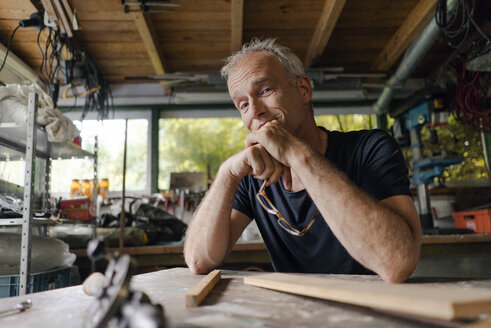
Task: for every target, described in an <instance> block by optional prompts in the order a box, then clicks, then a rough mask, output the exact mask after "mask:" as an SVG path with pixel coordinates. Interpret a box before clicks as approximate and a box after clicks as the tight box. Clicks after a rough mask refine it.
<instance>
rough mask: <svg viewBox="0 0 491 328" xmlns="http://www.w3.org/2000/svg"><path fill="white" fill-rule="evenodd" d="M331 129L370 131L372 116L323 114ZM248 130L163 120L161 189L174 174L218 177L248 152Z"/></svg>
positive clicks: (221, 123) (232, 122)
mask: <svg viewBox="0 0 491 328" xmlns="http://www.w3.org/2000/svg"><path fill="white" fill-rule="evenodd" d="M316 122H317V124H318V125H322V126H324V127H325V128H326V129H328V130H340V126H342V127H343V129H345V130H346V129H349V130H355V129H368V128H370V126H371V123H370V122H371V118H369V117H368V115H343V116H339V117H336V116H332V115H319V116H316ZM247 133H248V131H247V130H246V129H245V128H244V126H243V124H242V120H241V119H240V118H201V119H182V118H176V119H161V120H160V121H159V189H168V188H169V181H170V172H205V175H206V173H207V166H208V165H209V166H210V173H211V177H212V178H214V177H215V175H216V172H217V170H218V168H219V167H220V164H221V163H222V162H223V161H225V160H226V159H227V158H229V157H230V156H232V155H233V154H235V153H238V152H239V151H241V150H242V149H244V141H245V138H246V136H247Z"/></svg>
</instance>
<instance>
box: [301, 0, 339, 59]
mask: <svg viewBox="0 0 491 328" xmlns="http://www.w3.org/2000/svg"><path fill="white" fill-rule="evenodd" d="M345 3H346V0H325V2H324V8H323V9H322V13H321V16H320V19H319V21H318V22H317V27H316V28H315V32H314V35H313V36H312V39H311V40H310V45H309V48H308V49H307V55H306V56H305V59H304V62H303V64H304V66H305V68H309V67H310V66H311V65H313V64H314V63H315V62H316V61H317V60H318V59H319V57H320V55H322V53H323V52H324V49H325V48H326V45H327V43H328V42H329V38H330V37H331V34H332V31H333V30H334V27H335V26H336V22H337V21H338V18H339V16H340V15H341V11H342V10H343V7H344V5H345Z"/></svg>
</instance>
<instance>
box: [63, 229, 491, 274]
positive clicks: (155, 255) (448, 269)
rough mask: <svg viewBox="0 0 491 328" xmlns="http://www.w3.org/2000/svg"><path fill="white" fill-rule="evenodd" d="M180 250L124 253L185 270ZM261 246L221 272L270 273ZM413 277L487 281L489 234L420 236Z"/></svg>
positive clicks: (246, 246)
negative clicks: (232, 270) (417, 258)
mask: <svg viewBox="0 0 491 328" xmlns="http://www.w3.org/2000/svg"><path fill="white" fill-rule="evenodd" d="M70 251H71V252H72V253H75V254H76V255H77V257H78V259H77V262H76V264H77V265H78V266H79V267H80V268H81V269H82V270H83V268H90V262H89V261H88V259H87V255H86V252H85V250H84V249H78V250H70ZM182 251H183V246H182V244H180V245H158V246H140V247H126V248H125V249H124V252H125V253H126V254H129V255H131V256H133V257H134V258H136V259H137V261H138V265H139V267H140V268H142V270H141V271H143V272H148V271H152V270H153V269H162V268H171V267H177V266H185V265H186V264H185V262H184V257H183V255H182ZM270 263H271V260H270V258H269V255H268V252H267V251H266V247H265V245H264V243H263V242H250V243H238V244H236V245H235V246H234V248H233V250H232V253H231V254H230V256H229V257H228V259H227V261H226V262H225V265H224V268H227V269H237V270H246V269H249V268H253V267H259V268H262V269H265V270H267V269H270V270H271V269H272V268H271V264H270ZM415 276H419V277H422V276H425V277H428V276H430V277H452V278H490V279H491V234H467V235H441V236H423V239H422V248H421V258H420V263H419V265H418V267H417V268H416V271H415Z"/></svg>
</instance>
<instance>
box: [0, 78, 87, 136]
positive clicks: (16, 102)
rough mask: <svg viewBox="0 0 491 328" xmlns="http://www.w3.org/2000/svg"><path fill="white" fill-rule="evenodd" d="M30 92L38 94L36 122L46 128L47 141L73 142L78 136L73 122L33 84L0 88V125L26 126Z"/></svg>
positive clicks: (8, 85) (78, 133) (78, 132)
mask: <svg viewBox="0 0 491 328" xmlns="http://www.w3.org/2000/svg"><path fill="white" fill-rule="evenodd" d="M31 91H35V92H36V93H37V94H38V116H37V122H38V124H39V125H41V126H44V127H45V128H46V133H47V135H48V141H50V142H64V141H73V139H74V138H75V137H77V136H79V135H80V131H79V130H78V129H77V128H76V127H75V125H73V122H72V121H71V120H70V119H69V118H68V117H66V116H64V115H63V113H62V112H61V111H60V110H58V109H56V108H54V106H53V100H52V99H51V97H50V96H49V95H47V94H46V93H45V92H44V91H43V90H42V89H41V88H40V87H39V86H38V85H37V84H34V83H33V84H7V85H6V86H4V87H0V123H5V122H7V123H16V124H19V125H25V124H26V121H27V102H28V98H29V92H31Z"/></svg>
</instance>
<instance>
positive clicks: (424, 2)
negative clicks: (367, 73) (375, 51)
mask: <svg viewBox="0 0 491 328" xmlns="http://www.w3.org/2000/svg"><path fill="white" fill-rule="evenodd" d="M435 6H436V0H420V1H419V2H418V3H417V4H416V6H415V7H414V8H413V10H412V11H411V12H410V13H409V15H408V16H407V18H406V20H405V21H404V22H403V23H402V25H401V26H400V27H399V29H398V30H397V31H396V33H395V34H394V35H393V36H392V38H391V39H390V40H389V42H387V44H386V45H385V47H384V49H383V50H382V52H381V53H380V54H379V55H378V57H377V59H376V60H375V62H374V63H373V65H372V67H371V70H372V71H387V70H388V69H390V68H391V67H392V65H394V63H395V62H396V61H397V60H398V59H399V57H401V55H402V54H403V53H404V51H405V50H406V49H407V48H408V47H409V45H410V44H411V43H412V42H413V41H414V39H415V38H416V37H417V36H418V35H419V33H420V32H421V31H422V30H423V28H424V27H425V26H426V25H427V24H428V22H429V21H430V20H431V19H432V17H433V15H434V14H435Z"/></svg>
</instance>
